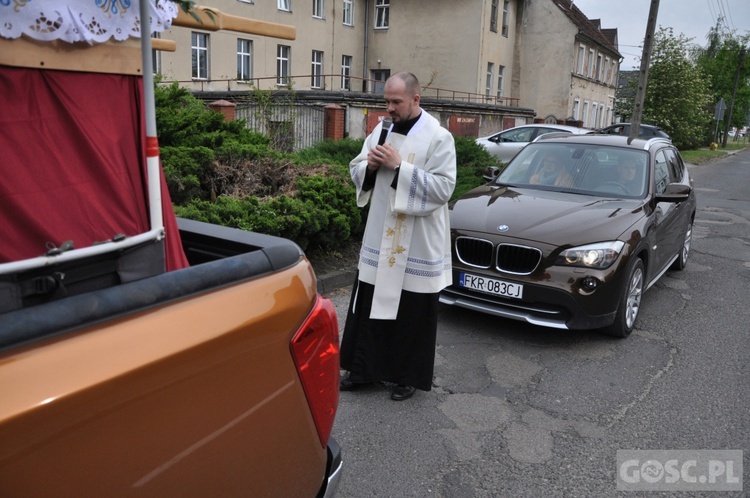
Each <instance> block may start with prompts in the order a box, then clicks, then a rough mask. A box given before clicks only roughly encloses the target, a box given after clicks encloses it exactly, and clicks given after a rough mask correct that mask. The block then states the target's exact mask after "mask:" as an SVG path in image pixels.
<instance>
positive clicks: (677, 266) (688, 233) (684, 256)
mask: <svg viewBox="0 0 750 498" xmlns="http://www.w3.org/2000/svg"><path fill="white" fill-rule="evenodd" d="M692 239H693V221H692V220H690V223H688V226H687V230H685V238H684V239H683V241H682V248H681V249H680V254H679V256H677V259H676V260H675V261H674V263H672V269H673V270H684V269H685V267H686V266H687V261H688V255H689V254H690V242H691V240H692Z"/></svg>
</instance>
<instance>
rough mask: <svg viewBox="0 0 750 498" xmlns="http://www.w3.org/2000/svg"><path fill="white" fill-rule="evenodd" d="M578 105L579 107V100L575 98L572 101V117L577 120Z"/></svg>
mask: <svg viewBox="0 0 750 498" xmlns="http://www.w3.org/2000/svg"><path fill="white" fill-rule="evenodd" d="M580 107H581V100H580V99H575V100H574V101H573V119H575V120H576V121H578V113H579V112H580V111H581V109H580Z"/></svg>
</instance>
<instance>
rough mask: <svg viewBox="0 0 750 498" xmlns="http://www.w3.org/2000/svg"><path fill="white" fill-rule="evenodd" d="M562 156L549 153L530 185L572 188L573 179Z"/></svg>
mask: <svg viewBox="0 0 750 498" xmlns="http://www.w3.org/2000/svg"><path fill="white" fill-rule="evenodd" d="M563 162H564V160H563V158H562V156H561V155H560V154H559V153H557V152H555V151H551V152H547V153H545V155H544V157H543V158H542V162H541V167H540V168H539V171H537V172H536V173H535V174H533V175H531V178H529V183H532V184H534V185H556V186H562V187H570V186H572V185H573V177H572V176H570V174H569V173H568V172H567V171H566V170H565V165H564V164H563Z"/></svg>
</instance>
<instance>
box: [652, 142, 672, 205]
mask: <svg viewBox="0 0 750 498" xmlns="http://www.w3.org/2000/svg"><path fill="white" fill-rule="evenodd" d="M654 161H655V163H654V181H655V182H656V188H655V190H656V193H657V194H661V193H662V192H664V190H665V189H666V188H667V185H668V184H669V181H670V180H669V165H668V163H667V156H666V154H665V151H664V149H662V150H660V151H658V152H657V153H656V157H655V158H654Z"/></svg>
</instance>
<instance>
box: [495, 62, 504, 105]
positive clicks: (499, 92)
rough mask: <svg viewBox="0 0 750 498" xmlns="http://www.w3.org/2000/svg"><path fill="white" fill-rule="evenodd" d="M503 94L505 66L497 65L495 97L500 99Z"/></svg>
mask: <svg viewBox="0 0 750 498" xmlns="http://www.w3.org/2000/svg"><path fill="white" fill-rule="evenodd" d="M503 94H505V66H499V69H498V70H497V98H498V99H502V98H503Z"/></svg>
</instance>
